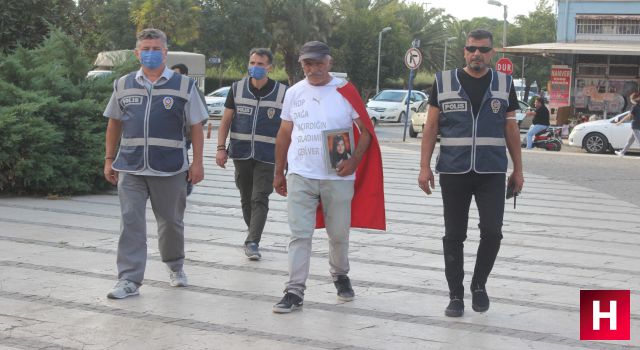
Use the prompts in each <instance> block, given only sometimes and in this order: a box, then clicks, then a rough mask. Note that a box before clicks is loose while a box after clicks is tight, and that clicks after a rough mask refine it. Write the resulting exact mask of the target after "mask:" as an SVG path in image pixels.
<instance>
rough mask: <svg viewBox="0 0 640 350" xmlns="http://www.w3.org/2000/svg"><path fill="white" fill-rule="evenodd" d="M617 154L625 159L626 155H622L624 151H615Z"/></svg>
mask: <svg viewBox="0 0 640 350" xmlns="http://www.w3.org/2000/svg"><path fill="white" fill-rule="evenodd" d="M614 152H615V153H616V155H617V156H618V157H620V158H622V157H624V153H622V151H614Z"/></svg>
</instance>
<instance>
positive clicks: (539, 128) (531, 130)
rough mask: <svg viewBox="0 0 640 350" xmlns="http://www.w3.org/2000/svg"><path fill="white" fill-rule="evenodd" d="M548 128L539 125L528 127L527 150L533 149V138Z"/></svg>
mask: <svg viewBox="0 0 640 350" xmlns="http://www.w3.org/2000/svg"><path fill="white" fill-rule="evenodd" d="M548 127H549V126H548V125H541V124H533V125H531V126H530V127H529V131H527V148H529V149H531V148H533V137H534V136H535V135H536V134H537V133H539V132H540V131H543V130H545V129H547V128H548Z"/></svg>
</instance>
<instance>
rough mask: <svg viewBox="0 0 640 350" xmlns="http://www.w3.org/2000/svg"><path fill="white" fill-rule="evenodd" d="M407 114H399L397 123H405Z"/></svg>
mask: <svg viewBox="0 0 640 350" xmlns="http://www.w3.org/2000/svg"><path fill="white" fill-rule="evenodd" d="M405 116H406V114H405V113H404V111H402V112H400V114H398V120H396V123H400V122H403V121H404V118H405Z"/></svg>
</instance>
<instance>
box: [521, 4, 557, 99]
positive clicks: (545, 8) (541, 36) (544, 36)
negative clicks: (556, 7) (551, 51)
mask: <svg viewBox="0 0 640 350" xmlns="http://www.w3.org/2000/svg"><path fill="white" fill-rule="evenodd" d="M516 24H517V25H518V27H517V28H515V29H514V31H515V32H516V33H517V34H518V35H519V36H520V37H521V41H520V42H516V43H515V44H516V45H523V44H532V43H549V42H555V40H556V16H555V14H554V12H553V8H552V7H551V5H550V4H549V2H548V0H538V3H537V5H536V8H535V10H533V12H530V13H529V15H527V16H524V15H520V16H517V17H516ZM525 62H526V63H525V66H524V73H525V76H526V77H527V79H526V82H525V84H526V85H525V91H524V99H525V100H526V99H527V98H528V96H529V90H530V87H531V84H532V83H533V82H534V81H537V83H538V86H540V87H544V86H546V85H547V81H548V80H549V74H550V68H551V65H552V64H553V59H552V58H549V57H543V56H535V55H530V56H526V58H525ZM515 66H516V70H515V71H514V75H515V76H520V75H521V74H522V68H521V65H520V66H519V65H517V64H516V65H515Z"/></svg>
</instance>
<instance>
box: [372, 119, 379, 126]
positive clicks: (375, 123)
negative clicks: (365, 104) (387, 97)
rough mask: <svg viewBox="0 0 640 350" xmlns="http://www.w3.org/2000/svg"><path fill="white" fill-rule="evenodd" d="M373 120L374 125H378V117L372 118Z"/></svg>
mask: <svg viewBox="0 0 640 350" xmlns="http://www.w3.org/2000/svg"><path fill="white" fill-rule="evenodd" d="M371 122H372V123H373V127H374V128H375V127H376V126H378V118H375V117H374V118H371Z"/></svg>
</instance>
